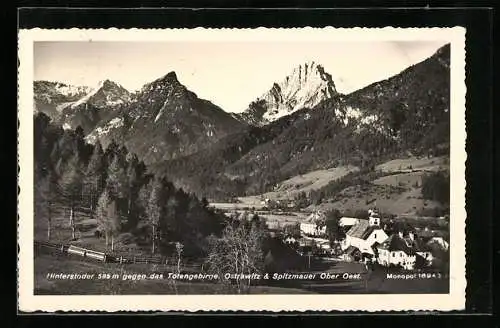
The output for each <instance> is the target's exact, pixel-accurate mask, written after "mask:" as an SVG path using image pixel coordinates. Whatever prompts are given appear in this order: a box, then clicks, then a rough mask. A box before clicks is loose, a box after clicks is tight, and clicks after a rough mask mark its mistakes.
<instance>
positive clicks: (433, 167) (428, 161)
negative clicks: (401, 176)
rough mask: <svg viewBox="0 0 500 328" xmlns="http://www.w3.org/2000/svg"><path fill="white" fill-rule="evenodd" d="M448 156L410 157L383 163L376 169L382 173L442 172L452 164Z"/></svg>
mask: <svg viewBox="0 0 500 328" xmlns="http://www.w3.org/2000/svg"><path fill="white" fill-rule="evenodd" d="M449 163H450V162H449V159H448V157H447V156H440V157H430V158H427V157H422V158H417V157H409V158H397V159H393V160H390V161H388V162H385V163H382V164H380V165H377V166H376V167H375V170H377V171H382V172H388V173H389V172H398V171H402V170H409V169H413V170H425V171H440V170H447V169H448V170H449V167H450V164H449Z"/></svg>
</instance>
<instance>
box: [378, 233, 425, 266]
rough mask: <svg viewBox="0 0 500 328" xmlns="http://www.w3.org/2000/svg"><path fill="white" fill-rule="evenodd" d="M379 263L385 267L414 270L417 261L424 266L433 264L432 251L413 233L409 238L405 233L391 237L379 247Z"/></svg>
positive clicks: (409, 234)
mask: <svg viewBox="0 0 500 328" xmlns="http://www.w3.org/2000/svg"><path fill="white" fill-rule="evenodd" d="M377 253H378V258H377V262H378V263H379V264H380V265H383V266H386V267H388V266H400V267H402V268H403V269H405V270H413V269H414V268H415V267H416V266H417V261H418V262H420V263H422V264H421V265H422V266H429V265H431V264H432V260H433V256H432V253H431V252H430V250H429V249H428V248H427V247H425V246H424V245H422V244H421V243H420V241H419V240H418V239H417V238H415V234H414V233H413V232H409V233H408V236H407V237H404V236H403V232H401V231H400V232H398V233H396V234H393V235H391V236H390V237H389V238H388V239H387V240H386V241H384V242H383V243H382V244H380V245H378V246H377Z"/></svg>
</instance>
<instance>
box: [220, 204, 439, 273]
mask: <svg viewBox="0 0 500 328" xmlns="http://www.w3.org/2000/svg"><path fill="white" fill-rule="evenodd" d="M256 213H259V215H261V217H262V218H264V219H266V217H272V218H273V220H267V221H266V224H267V227H268V230H269V231H270V233H271V234H273V235H274V236H277V237H280V238H281V240H282V241H283V243H284V244H286V245H288V246H289V247H290V248H293V249H294V250H295V251H296V252H297V253H298V254H299V255H301V256H308V257H313V258H317V259H323V260H328V259H329V260H333V261H342V262H359V263H364V264H365V265H366V266H370V267H372V268H373V267H374V266H376V267H380V268H387V269H388V270H389V269H396V270H403V271H415V270H422V269H426V268H429V269H430V268H435V269H438V270H445V269H446V268H445V265H444V263H447V262H448V259H444V258H443V257H444V256H445V255H444V254H448V252H449V242H448V241H447V240H446V238H444V237H443V236H440V235H439V233H436V231H434V230H431V229H429V228H428V227H427V226H425V227H424V228H422V227H418V226H416V227H414V226H412V225H410V224H408V223H406V222H398V221H397V220H396V221H395V220H392V219H390V220H388V219H387V218H383V217H381V215H380V214H379V211H378V210H377V209H376V208H372V209H369V210H368V215H367V217H366V218H358V217H350V216H341V217H340V218H337V219H336V220H335V222H336V223H335V224H336V225H337V226H336V227H335V228H334V230H335V231H336V233H335V235H334V236H333V237H332V234H331V231H329V227H328V224H327V216H328V213H325V212H323V211H320V210H319V211H315V212H313V213H310V214H309V215H308V216H304V215H303V214H302V213H301V214H302V215H300V214H299V215H298V218H297V219H296V221H293V222H290V220H285V221H286V222H285V223H281V222H280V221H279V219H278V220H277V219H276V217H278V215H276V214H274V215H266V212H265V211H257V212H256ZM228 214H229V213H228ZM247 214H248V212H246V211H243V212H240V213H239V217H240V219H241V218H243V217H244V216H245V215H247ZM233 215H234V213H233ZM436 220H446V217H443V218H436ZM330 230H331V228H330ZM446 256H447V255H446Z"/></svg>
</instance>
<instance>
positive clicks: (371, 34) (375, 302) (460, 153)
mask: <svg viewBox="0 0 500 328" xmlns="http://www.w3.org/2000/svg"><path fill="white" fill-rule="evenodd" d="M242 39H244V40H245V41H269V42H273V41H290V42H300V41H308V42H313V41H318V42H319V41H325V42H327V41H382V40H387V41H389V40H390V41H411V40H444V41H449V42H450V43H451V79H450V81H451V98H450V100H451V102H450V106H451V108H450V112H451V141H450V149H451V150H450V163H451V165H450V174H451V178H450V181H451V185H450V197H451V204H450V218H451V219H450V291H449V294H412V295H403V294H390V295H387V294H384V295H377V294H371V295H337V294H332V295H223V296H221V295H218V296H216V295H113V296H111V295H97V296H70V295H68V296H66V295H64V296H42V295H34V265H33V262H34V260H33V256H34V254H33V242H34V229H33V213H34V206H33V87H32V85H33V60H34V58H33V43H34V42H35V41H162V42H168V41H200V42H215V41H241V40H242ZM18 46H19V49H18V56H19V57H18V58H19V71H18V106H19V107H18V119H19V130H18V160H19V167H20V169H19V176H18V183H19V188H20V193H19V201H18V245H19V253H18V297H19V299H18V307H19V310H20V311H23V312H32V311H47V312H53V311H273V312H274V311H332V310H338V311H419V310H421V311H450V310H463V309H464V308H465V287H466V279H465V262H466V257H465V254H466V253H465V224H466V211H465V187H466V181H465V162H466V157H467V154H466V151H465V140H466V130H465V94H466V85H465V28H463V27H453V28H392V27H387V28H373V29H372V28H370V29H368V28H340V29H339V28H333V27H326V28H310V27H308V28H293V29H269V28H257V29H205V28H195V29H128V30H124V29H116V28H111V29H76V28H73V29H67V30H56V29H30V30H20V31H19V43H18Z"/></svg>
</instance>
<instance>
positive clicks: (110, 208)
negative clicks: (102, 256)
mask: <svg viewBox="0 0 500 328" xmlns="http://www.w3.org/2000/svg"><path fill="white" fill-rule="evenodd" d="M97 225H98V229H99V230H100V231H104V235H105V237H106V248H107V247H108V245H109V240H110V239H111V250H112V251H113V250H114V236H115V235H116V234H117V233H118V231H119V229H120V218H119V214H118V211H117V208H116V202H115V201H113V200H112V198H111V196H110V194H109V192H108V190H106V189H105V190H104V191H103V192H102V194H101V196H100V197H99V201H98V204H97Z"/></svg>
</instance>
